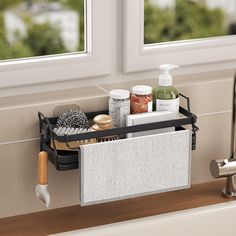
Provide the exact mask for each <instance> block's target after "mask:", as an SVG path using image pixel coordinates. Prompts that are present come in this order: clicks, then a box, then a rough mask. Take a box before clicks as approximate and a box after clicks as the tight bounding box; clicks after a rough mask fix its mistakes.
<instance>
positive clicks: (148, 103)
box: [130, 85, 152, 114]
mask: <svg viewBox="0 0 236 236" xmlns="http://www.w3.org/2000/svg"><path fill="white" fill-rule="evenodd" d="M130 100H131V113H132V114H137V113H143V112H152V87H150V86H147V85H136V86H134V87H132V94H131V98H130Z"/></svg>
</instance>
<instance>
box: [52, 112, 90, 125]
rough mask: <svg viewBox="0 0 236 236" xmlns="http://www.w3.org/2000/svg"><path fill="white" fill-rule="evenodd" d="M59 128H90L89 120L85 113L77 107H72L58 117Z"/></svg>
mask: <svg viewBox="0 0 236 236" xmlns="http://www.w3.org/2000/svg"><path fill="white" fill-rule="evenodd" d="M56 126H57V128H59V127H65V128H82V129H88V128H89V121H88V118H87V116H86V115H85V113H83V112H82V111H80V110H79V109H76V108H71V109H68V110H66V111H65V112H64V113H62V114H61V115H60V116H59V118H58V119H57V125H56Z"/></svg>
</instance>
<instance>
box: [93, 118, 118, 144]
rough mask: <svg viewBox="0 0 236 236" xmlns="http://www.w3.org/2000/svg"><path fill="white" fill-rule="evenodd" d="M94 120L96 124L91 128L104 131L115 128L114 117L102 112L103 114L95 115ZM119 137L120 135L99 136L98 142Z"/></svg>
mask: <svg viewBox="0 0 236 236" xmlns="http://www.w3.org/2000/svg"><path fill="white" fill-rule="evenodd" d="M93 121H94V123H95V124H94V125H93V126H92V127H91V128H92V129H93V130H94V131H102V130H107V129H113V128H115V127H114V125H113V120H112V117H111V116H108V115H103V114H101V115H98V116H95V117H94V119H93ZM118 139H120V137H119V136H118V135H112V136H105V137H100V138H97V140H98V142H107V141H114V140H118Z"/></svg>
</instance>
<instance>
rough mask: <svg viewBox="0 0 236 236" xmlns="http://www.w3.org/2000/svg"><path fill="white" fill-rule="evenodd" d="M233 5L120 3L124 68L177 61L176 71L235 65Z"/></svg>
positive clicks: (211, 1) (159, 0) (208, 0)
mask: <svg viewBox="0 0 236 236" xmlns="http://www.w3.org/2000/svg"><path fill="white" fill-rule="evenodd" d="M235 4H236V2H235V1H234V0H232V1H231V0H227V1H224V0H129V1H124V9H123V10H124V12H125V17H124V23H125V24H124V64H123V68H124V69H123V70H124V72H125V73H128V72H135V71H146V70H154V69H157V67H158V65H160V64H163V63H172V64H178V65H180V66H181V67H182V70H179V71H180V73H195V72H204V71H211V70H221V69H227V68H233V67H235V61H236V53H235V51H236V36H235V35H233V34H235V22H236V18H235V16H236V10H235ZM177 8H178V9H177ZM180 8H181V9H180ZM177 11H180V12H177ZM191 11H197V13H196V12H195V13H193V12H191ZM206 13H207V14H206ZM201 21H203V22H201ZM216 22H217V23H216ZM177 24H178V25H177ZM230 34H232V35H230ZM218 36H220V37H218Z"/></svg>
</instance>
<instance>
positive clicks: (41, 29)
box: [0, 0, 85, 60]
mask: <svg viewBox="0 0 236 236" xmlns="http://www.w3.org/2000/svg"><path fill="white" fill-rule="evenodd" d="M84 47H85V46H84V0H0V60H5V59H16V58H26V57H35V56H46V55H55V54H62V53H70V52H82V51H85V48H84Z"/></svg>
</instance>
